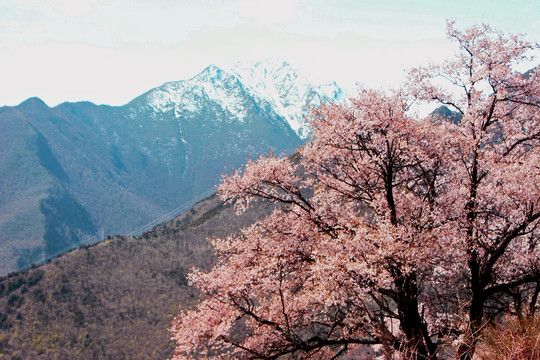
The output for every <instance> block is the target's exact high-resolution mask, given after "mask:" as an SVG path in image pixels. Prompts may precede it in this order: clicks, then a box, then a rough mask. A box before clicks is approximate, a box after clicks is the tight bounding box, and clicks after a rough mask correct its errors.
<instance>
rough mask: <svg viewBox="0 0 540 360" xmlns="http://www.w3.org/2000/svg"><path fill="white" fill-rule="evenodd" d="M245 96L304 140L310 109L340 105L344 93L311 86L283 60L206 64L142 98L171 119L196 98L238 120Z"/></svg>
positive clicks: (331, 86) (332, 87)
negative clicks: (222, 65) (192, 74)
mask: <svg viewBox="0 0 540 360" xmlns="http://www.w3.org/2000/svg"><path fill="white" fill-rule="evenodd" d="M244 96H249V97H251V98H252V100H253V101H255V102H256V103H258V104H259V105H262V106H268V105H269V106H270V108H271V110H272V111H273V112H274V113H275V114H277V115H279V116H281V117H282V118H283V119H285V120H286V122H287V123H288V124H289V126H290V127H291V129H292V130H293V131H295V132H296V134H297V135H298V136H299V137H300V138H302V139H305V138H306V137H307V136H308V135H309V124H308V121H307V119H306V117H307V116H308V115H309V112H310V108H311V107H318V106H320V105H322V104H324V103H328V102H341V101H344V99H345V94H344V92H343V91H342V90H341V88H340V87H339V86H338V85H337V84H336V83H335V82H331V83H326V84H314V83H313V82H311V81H310V80H309V79H308V78H307V77H306V76H304V75H303V74H302V73H301V72H300V71H298V70H297V69H295V68H294V67H293V66H291V65H290V64H288V63H287V62H285V61H270V60H264V61H259V62H256V63H253V64H248V63H240V62H239V63H237V64H235V65H234V66H233V67H231V68H227V69H222V68H219V67H217V66H216V65H210V66H209V67H207V68H206V69H205V70H204V71H203V72H201V73H200V74H198V75H197V76H195V77H193V78H192V79H189V80H183V81H175V82H169V83H166V84H164V85H162V86H160V87H159V88H156V89H153V90H151V91H150V92H148V93H147V94H146V100H147V102H148V105H149V106H151V107H152V109H153V110H154V111H155V112H156V113H161V112H168V111H174V113H175V115H176V117H178V118H181V117H182V116H184V115H186V114H189V113H193V112H196V111H197V110H198V109H199V108H200V104H199V103H198V102H199V101H200V100H201V99H211V100H212V101H213V102H214V103H215V104H216V105H219V106H220V107H221V108H222V109H223V110H224V111H225V112H226V115H227V116H226V117H225V118H226V119H229V120H231V119H236V120H238V121H243V119H244V118H245V116H246V103H245V102H244V100H243V99H244Z"/></svg>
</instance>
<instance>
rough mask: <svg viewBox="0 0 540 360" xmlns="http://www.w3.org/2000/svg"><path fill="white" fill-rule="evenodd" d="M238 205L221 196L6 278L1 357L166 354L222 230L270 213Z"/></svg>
mask: <svg viewBox="0 0 540 360" xmlns="http://www.w3.org/2000/svg"><path fill="white" fill-rule="evenodd" d="M269 209H270V208H269V206H262V205H261V206H259V207H257V209H254V210H253V211H250V212H249V213H246V214H243V215H242V216H236V215H234V212H233V209H232V207H230V206H225V205H224V204H223V203H222V202H221V201H220V200H219V199H217V198H216V197H215V196H213V197H211V198H209V199H207V200H204V201H202V202H200V203H198V204H196V205H195V206H194V207H193V208H192V209H191V210H189V211H187V212H185V213H184V214H182V215H180V216H179V217H177V218H175V219H173V220H171V221H169V222H167V223H165V224H162V225H159V226H157V227H156V228H155V229H154V230H152V231H150V232H148V233H145V234H144V235H142V236H141V237H112V238H109V239H107V240H105V241H103V242H100V243H98V244H95V245H92V246H83V247H81V248H78V249H76V250H74V251H71V252H69V253H67V254H65V255H63V256H60V257H59V258H57V259H55V260H53V261H50V262H49V263H47V264H44V265H42V266H38V267H34V268H32V269H29V270H26V271H23V272H19V273H14V274H11V275H10V276H7V277H3V278H1V279H0V358H1V359H10V360H15V359H19V360H23V359H73V360H76V359H111V360H116V359H140V360H147V359H166V358H167V357H168V356H170V355H171V354H172V350H173V348H174V347H173V344H172V343H171V341H169V338H170V334H169V333H168V328H169V327H170V324H171V321H172V319H173V317H174V316H176V315H177V313H178V311H179V308H178V306H179V304H182V306H183V307H188V306H190V305H192V304H194V302H195V300H196V291H195V290H194V289H193V288H191V287H189V286H187V280H186V274H187V273H188V271H189V270H190V268H191V267H193V266H195V267H201V268H208V267H209V265H210V264H211V263H212V261H213V256H212V250H211V247H210V245H209V243H208V242H207V241H206V238H207V237H218V236H219V237H223V236H227V235H228V234H231V233H234V232H237V231H238V229H239V228H240V227H242V226H244V225H246V224H249V223H251V222H253V221H255V219H258V218H260V217H261V216H263V215H264V214H266V213H268V211H269Z"/></svg>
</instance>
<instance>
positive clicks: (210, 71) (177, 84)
mask: <svg viewBox="0 0 540 360" xmlns="http://www.w3.org/2000/svg"><path fill="white" fill-rule="evenodd" d="M242 90H243V87H242V84H241V83H240V81H239V79H238V78H237V77H236V76H235V75H233V74H229V73H227V72H226V71H224V70H222V69H220V68H218V67H217V66H215V65H210V66H208V67H207V68H206V69H204V70H203V71H202V72H201V73H200V74H198V75H196V76H195V77H193V78H191V79H189V80H183V81H173V82H168V83H165V84H163V85H162V86H160V87H159V88H156V89H153V90H151V91H149V92H148V93H147V94H145V96H146V101H147V104H148V105H149V106H150V107H151V108H152V110H154V111H155V112H156V113H163V112H168V111H174V114H175V116H176V117H177V118H180V117H182V116H183V115H185V114H186V113H195V112H198V111H200V104H201V103H202V102H205V101H211V102H213V103H215V104H216V105H217V106H219V107H221V109H223V110H224V111H225V112H226V113H227V115H228V116H227V117H228V118H230V119H236V120H238V121H240V122H242V121H243V120H244V117H245V116H246V107H245V97H244V96H243V94H241V92H243V91H242Z"/></svg>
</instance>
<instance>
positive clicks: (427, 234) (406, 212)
mask: <svg viewBox="0 0 540 360" xmlns="http://www.w3.org/2000/svg"><path fill="white" fill-rule="evenodd" d="M449 35H450V37H451V38H452V39H455V40H457V42H458V53H457V56H456V59H455V60H454V61H453V62H449V63H448V64H447V65H446V66H444V67H433V68H419V69H415V70H413V71H412V72H411V85H410V86H409V88H408V91H407V94H405V93H404V91H401V92H395V93H393V94H390V95H388V94H384V93H382V92H376V91H369V90H362V91H360V93H359V95H358V96H357V97H356V98H355V99H351V101H350V102H349V103H348V104H344V105H332V104H330V105H327V106H324V107H322V108H321V109H319V110H316V111H314V113H313V116H312V119H311V126H312V128H313V140H311V141H309V142H308V143H307V144H306V145H305V146H304V147H303V148H302V149H301V150H300V151H299V155H300V156H299V160H297V161H293V160H291V159H288V158H285V157H275V156H274V155H269V156H267V157H263V158H260V159H259V160H258V161H256V162H249V163H248V164H247V165H246V168H245V170H244V172H243V173H242V174H240V173H236V174H234V175H231V176H228V177H226V178H225V179H224V181H223V183H222V185H221V187H220V192H221V195H222V196H223V198H225V199H227V200H228V201H231V202H233V201H234V202H235V203H236V206H237V209H238V210H239V211H242V210H243V209H245V208H247V207H248V206H249V205H250V204H251V202H252V201H253V200H254V199H257V198H262V199H268V200H271V201H275V202H277V203H280V204H282V206H281V207H279V208H277V209H276V210H275V211H274V212H273V213H272V214H271V215H270V216H268V217H267V218H266V219H264V220H263V221H260V222H258V223H257V224H255V225H253V226H251V227H249V228H247V229H245V230H243V232H242V233H241V235H239V236H236V237H231V238H228V239H215V240H213V241H212V243H213V245H214V247H215V249H216V252H217V254H218V257H219V260H218V262H217V263H216V265H215V266H214V268H213V269H212V270H210V271H209V272H205V273H203V272H199V271H194V272H193V273H192V274H191V281H192V284H193V285H195V286H197V287H198V288H199V289H200V290H201V293H202V300H201V302H200V303H199V305H198V307H197V308H195V309H193V310H189V311H186V312H184V313H182V314H181V315H180V316H179V317H178V318H177V319H176V320H175V322H174V324H173V329H172V331H173V333H174V337H175V339H176V341H177V348H176V355H175V357H174V358H175V359H182V358H190V357H192V356H193V355H194V354H198V355H201V356H206V357H208V358H216V359H218V358H239V359H277V358H280V357H281V358H321V359H328V358H338V357H339V356H341V355H342V354H345V353H346V352H347V351H348V350H349V349H351V348H354V347H357V346H359V345H363V344H380V345H382V350H383V352H384V353H385V355H386V357H387V358H389V359H390V358H395V357H396V356H398V357H399V356H401V357H404V358H417V359H428V358H429V359H435V358H436V357H437V354H438V353H437V351H438V349H439V348H440V347H441V344H451V343H452V342H454V341H458V342H459V344H458V345H459V346H458V349H457V350H456V351H457V354H458V356H459V357H461V358H463V359H469V358H470V357H472V355H473V353H474V351H475V345H476V341H477V338H478V335H479V332H480V330H481V329H482V327H483V325H484V324H485V322H486V321H487V320H488V316H487V315H489V316H491V315H496V314H497V313H498V312H500V311H502V310H507V309H508V306H509V304H510V299H512V301H513V304H518V303H519V304H521V305H519V306H514V307H513V308H514V310H515V311H517V312H520V311H521V310H522V309H524V308H525V307H526V306H522V305H523V304H527V302H529V303H530V302H531V301H533V302H536V301H537V296H535V295H534V291H530V290H531V286H532V285H534V284H538V282H539V281H540V272H539V263H538V259H539V255H540V250H539V248H538V229H537V226H538V222H539V218H540V185H539V184H540V167H539V166H538V164H539V159H540V157H539V152H540V146H538V145H539V140H540V116H539V111H538V108H539V104H540V99H539V98H540V90H539V82H538V76H537V75H536V74H535V73H533V74H532V76H531V77H529V78H525V77H523V76H521V75H520V74H518V73H516V72H515V71H513V70H512V62H514V61H519V60H523V59H524V54H525V52H526V51H527V50H529V49H531V45H530V44H528V43H526V42H524V41H523V40H521V39H520V38H519V37H514V36H505V35H503V34H500V33H498V32H496V31H494V30H492V29H491V28H489V27H487V26H483V27H475V28H472V29H469V30H467V31H465V32H463V33H461V32H458V31H456V30H455V29H454V26H453V24H452V23H450V24H449ZM436 79H445V80H447V81H448V82H449V83H450V84H452V85H455V86H457V87H458V88H460V89H461V91H462V93H461V94H457V95H455V96H452V94H453V93H452V92H448V91H442V90H441V88H440V87H437V86H436V85H435V84H434V83H435V81H436ZM418 99H420V100H437V101H440V102H442V103H444V104H446V105H449V106H451V107H453V108H454V110H456V111H458V112H459V113H460V115H461V120H460V121H459V122H449V121H445V120H444V119H426V120H419V119H417V118H415V117H413V116H412V115H410V114H409V104H410V103H411V102H412V100H418ZM517 299H519V301H518V300H517ZM531 306H532V308H534V304H532V305H531V304H529V308H530V307H531Z"/></svg>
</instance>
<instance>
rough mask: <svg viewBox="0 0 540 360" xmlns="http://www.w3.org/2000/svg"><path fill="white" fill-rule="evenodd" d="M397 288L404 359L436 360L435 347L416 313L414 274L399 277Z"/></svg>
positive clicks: (416, 291)
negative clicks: (404, 341)
mask: <svg viewBox="0 0 540 360" xmlns="http://www.w3.org/2000/svg"><path fill="white" fill-rule="evenodd" d="M396 285H397V287H398V298H397V307H398V313H399V321H400V327H401V330H402V331H403V333H404V334H405V339H406V343H405V344H404V347H405V348H404V349H402V350H403V351H404V354H405V357H406V358H407V359H430V360H434V359H436V358H437V356H436V351H437V346H436V344H434V343H433V342H432V341H431V339H430V338H429V334H428V331H427V328H426V324H425V323H424V322H423V321H422V318H421V316H420V313H419V311H418V286H417V284H416V274H409V275H401V276H399V277H398V278H397V279H396Z"/></svg>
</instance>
